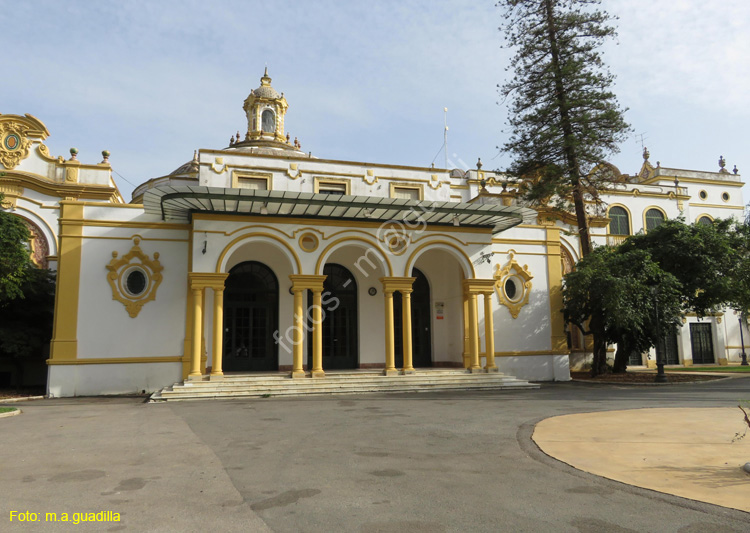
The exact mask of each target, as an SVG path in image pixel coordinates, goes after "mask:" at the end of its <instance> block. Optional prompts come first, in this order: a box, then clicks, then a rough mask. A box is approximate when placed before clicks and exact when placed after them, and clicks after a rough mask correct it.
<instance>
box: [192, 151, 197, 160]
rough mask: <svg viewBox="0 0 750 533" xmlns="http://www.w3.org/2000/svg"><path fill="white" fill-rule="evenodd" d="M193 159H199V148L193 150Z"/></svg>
mask: <svg viewBox="0 0 750 533" xmlns="http://www.w3.org/2000/svg"><path fill="white" fill-rule="evenodd" d="M193 161H195V162H197V161H198V150H193Z"/></svg>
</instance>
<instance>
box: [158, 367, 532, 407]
mask: <svg viewBox="0 0 750 533" xmlns="http://www.w3.org/2000/svg"><path fill="white" fill-rule="evenodd" d="M538 388H539V385H536V384H533V383H529V382H528V381H523V380H521V379H516V378H514V377H512V376H507V375H505V374H502V373H499V372H491V373H477V374H472V373H469V372H467V371H465V370H451V369H417V370H416V372H415V373H414V374H405V375H404V374H399V375H397V376H384V375H383V373H382V371H378V370H350V371H335V370H334V371H327V372H326V376H325V377H324V378H319V379H318V378H316V379H311V378H309V377H305V378H299V379H292V378H290V377H289V374H288V373H287V372H284V373H264V374H258V373H253V374H225V376H224V379H222V380H214V381H210V380H209V379H208V377H205V376H204V378H203V379H202V380H200V381H184V382H182V383H175V384H174V385H172V386H170V387H166V388H164V389H162V390H160V391H158V392H155V393H154V394H152V395H151V398H150V400H149V401H151V402H164V401H177V400H205V399H212V398H252V397H264V398H267V397H269V396H301V395H305V394H365V393H371V392H431V391H442V390H478V389H481V390H486V389H490V390H498V389H538Z"/></svg>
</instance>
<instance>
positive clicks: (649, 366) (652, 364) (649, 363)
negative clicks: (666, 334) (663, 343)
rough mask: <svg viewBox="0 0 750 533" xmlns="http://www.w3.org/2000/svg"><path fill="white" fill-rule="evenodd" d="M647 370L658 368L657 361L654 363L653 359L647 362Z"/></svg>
mask: <svg viewBox="0 0 750 533" xmlns="http://www.w3.org/2000/svg"><path fill="white" fill-rule="evenodd" d="M686 366H687V365H686ZM646 368H656V361H654V360H653V359H649V360H648V361H646Z"/></svg>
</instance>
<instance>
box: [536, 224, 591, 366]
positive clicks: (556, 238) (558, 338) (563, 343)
mask: <svg viewBox="0 0 750 533" xmlns="http://www.w3.org/2000/svg"><path fill="white" fill-rule="evenodd" d="M546 232H547V241H546V243H547V280H548V283H549V306H550V312H551V314H550V326H551V328H550V329H551V330H552V335H551V339H550V343H551V346H550V347H551V348H552V352H553V353H555V354H565V353H569V350H568V337H567V335H566V334H565V319H564V317H563V314H562V313H561V312H560V309H562V307H563V297H562V286H563V276H562V267H561V264H560V254H561V250H560V247H561V244H560V228H558V227H557V226H554V227H548V228H547V229H546ZM588 339H589V338H587V340H588ZM584 342H586V340H584ZM587 349H589V348H588V347H587ZM590 349H593V344H592V345H591V348H590Z"/></svg>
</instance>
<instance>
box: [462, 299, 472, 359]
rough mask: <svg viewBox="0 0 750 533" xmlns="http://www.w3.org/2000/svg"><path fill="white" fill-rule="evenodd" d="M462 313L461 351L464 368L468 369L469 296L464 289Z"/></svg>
mask: <svg viewBox="0 0 750 533" xmlns="http://www.w3.org/2000/svg"><path fill="white" fill-rule="evenodd" d="M463 299H464V312H463V315H462V316H461V320H462V322H463V326H464V351H463V354H462V355H463V360H464V368H469V367H470V366H471V364H470V358H471V355H470V354H471V347H470V346H469V337H471V330H470V328H469V296H468V293H467V292H466V289H464V295H463Z"/></svg>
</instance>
